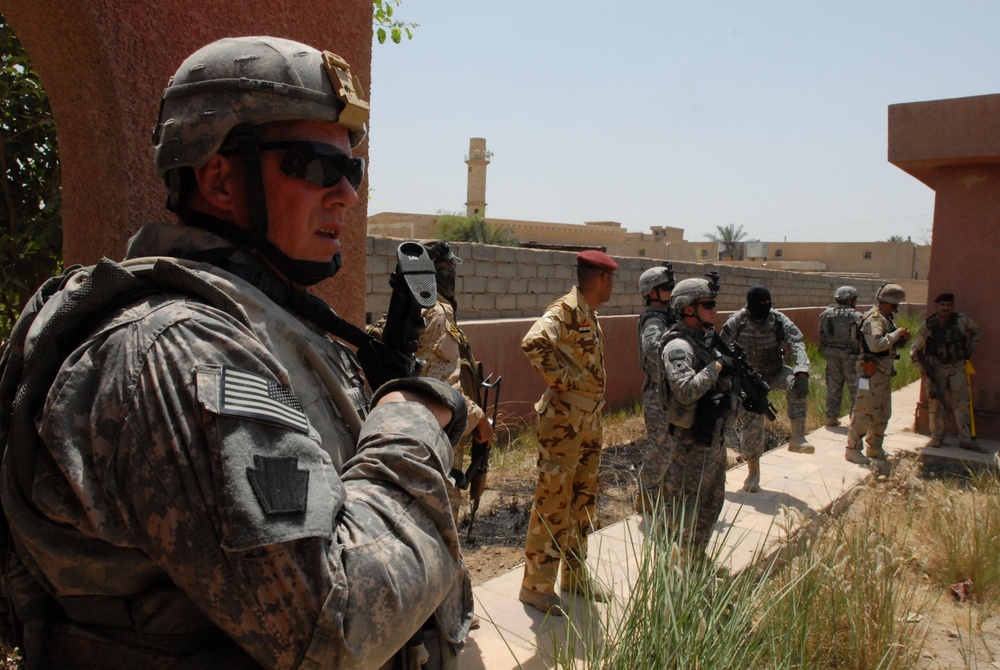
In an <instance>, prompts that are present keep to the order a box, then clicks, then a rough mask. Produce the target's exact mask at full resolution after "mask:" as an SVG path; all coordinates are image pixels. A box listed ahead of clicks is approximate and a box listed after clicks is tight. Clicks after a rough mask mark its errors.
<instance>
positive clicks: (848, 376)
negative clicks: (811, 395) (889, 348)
mask: <svg viewBox="0 0 1000 670" xmlns="http://www.w3.org/2000/svg"><path fill="white" fill-rule="evenodd" d="M833 299H834V300H835V301H836V304H833V305H830V306H829V307H827V308H826V309H825V310H823V313H822V314H820V315H819V346H820V347H822V348H823V350H824V351H825V353H826V425H828V426H839V425H840V405H841V404H842V403H843V398H844V385H845V384H846V385H847V392H848V393H849V394H850V395H851V410H852V411H853V410H854V398H855V396H856V395H857V391H858V387H857V382H858V373H857V363H858V353H859V352H860V349H859V345H858V325H859V324H860V323H861V313H860V312H858V310H857V309H855V305H857V304H858V290H857V289H856V288H854V287H853V286H841V287H840V288H838V289H837V290H836V291H835V292H834V294H833ZM848 413H850V412H848Z"/></svg>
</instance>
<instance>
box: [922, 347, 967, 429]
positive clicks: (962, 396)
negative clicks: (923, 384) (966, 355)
mask: <svg viewBox="0 0 1000 670" xmlns="http://www.w3.org/2000/svg"><path fill="white" fill-rule="evenodd" d="M932 369H933V370H934V378H935V381H936V382H937V385H938V386H940V387H941V389H942V390H943V391H944V392H945V393H947V396H948V397H947V400H946V402H947V404H948V409H950V410H951V411H952V413H953V414H954V415H955V425H956V426H957V427H958V440H959V442H962V443H964V442H969V441H971V440H972V431H971V430H970V425H971V421H970V419H969V380H968V379H967V378H966V376H965V361H962V362H961V363H949V364H947V365H944V364H940V363H939V364H937V365H934V367H933V368H932ZM944 400H945V399H943V398H931V399H930V401H929V402H928V403H927V404H928V409H929V412H930V423H931V435H933V436H934V437H941V436H943V435H944V417H945V412H946V411H947V410H945V408H944V402H943V401H944Z"/></svg>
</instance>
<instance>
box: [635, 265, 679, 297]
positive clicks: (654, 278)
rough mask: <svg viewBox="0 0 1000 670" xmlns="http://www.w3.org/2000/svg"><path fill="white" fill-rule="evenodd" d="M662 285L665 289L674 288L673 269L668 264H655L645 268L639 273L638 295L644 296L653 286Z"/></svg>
mask: <svg viewBox="0 0 1000 670" xmlns="http://www.w3.org/2000/svg"><path fill="white" fill-rule="evenodd" d="M657 287H662V288H663V290H665V291H670V290H673V288H674V270H673V268H671V267H670V266H656V267H652V268H649V269H648V270H645V271H644V272H643V273H642V274H641V275H639V295H641V296H643V297H646V296H648V295H649V292H650V291H652V290H653V289H654V288H657Z"/></svg>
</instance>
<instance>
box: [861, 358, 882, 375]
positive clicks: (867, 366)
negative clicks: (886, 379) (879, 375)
mask: <svg viewBox="0 0 1000 670" xmlns="http://www.w3.org/2000/svg"><path fill="white" fill-rule="evenodd" d="M871 356H872V355H871V354H869V355H865V356H864V357H862V359H861V375H862V376H863V377H871V376H872V375H874V374H875V373H876V372H878V361H877V360H875V359H874V358H872V357H871Z"/></svg>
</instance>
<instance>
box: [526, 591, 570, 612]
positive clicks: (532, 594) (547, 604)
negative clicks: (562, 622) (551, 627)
mask: <svg viewBox="0 0 1000 670" xmlns="http://www.w3.org/2000/svg"><path fill="white" fill-rule="evenodd" d="M517 599H518V600H520V601H521V602H522V603H524V604H525V605H530V606H532V607H534V608H535V609H536V610H538V611H539V612H542V613H544V614H551V615H552V616H562V615H563V611H562V598H560V597H559V596H558V595H557V594H555V593H539V592H538V591H532V590H531V589H528V588H525V587H523V586H522V587H521V592H520V593H519V594H518V596H517Z"/></svg>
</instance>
